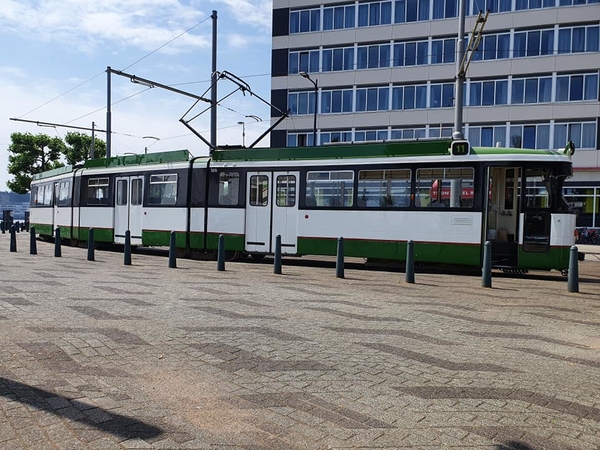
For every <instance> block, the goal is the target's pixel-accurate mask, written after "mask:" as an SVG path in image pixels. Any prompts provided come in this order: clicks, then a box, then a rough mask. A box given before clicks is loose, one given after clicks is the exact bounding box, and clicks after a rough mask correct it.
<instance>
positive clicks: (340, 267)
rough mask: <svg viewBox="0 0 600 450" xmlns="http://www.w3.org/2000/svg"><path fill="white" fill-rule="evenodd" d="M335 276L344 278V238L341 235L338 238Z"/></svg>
mask: <svg viewBox="0 0 600 450" xmlns="http://www.w3.org/2000/svg"><path fill="white" fill-rule="evenodd" d="M335 276H336V278H344V238H343V237H339V238H338V240H337V258H336V261H335Z"/></svg>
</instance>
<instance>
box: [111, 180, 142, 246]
mask: <svg viewBox="0 0 600 450" xmlns="http://www.w3.org/2000/svg"><path fill="white" fill-rule="evenodd" d="M115 183H116V189H115V243H117V244H124V243H125V232H126V231H127V230H129V231H130V233H131V244H132V245H140V244H141V243H142V217H143V193H144V178H143V177H117V178H116V179H115Z"/></svg>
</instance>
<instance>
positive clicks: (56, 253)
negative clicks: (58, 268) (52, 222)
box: [54, 227, 62, 258]
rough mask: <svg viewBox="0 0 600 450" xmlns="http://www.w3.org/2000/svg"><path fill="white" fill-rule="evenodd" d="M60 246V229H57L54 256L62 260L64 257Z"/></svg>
mask: <svg viewBox="0 0 600 450" xmlns="http://www.w3.org/2000/svg"><path fill="white" fill-rule="evenodd" d="M60 244H61V241H60V228H59V227H56V230H54V256H55V257H56V258H60V257H61V256H62V252H61V249H60Z"/></svg>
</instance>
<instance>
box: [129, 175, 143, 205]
mask: <svg viewBox="0 0 600 450" xmlns="http://www.w3.org/2000/svg"><path fill="white" fill-rule="evenodd" d="M142 185H143V183H142V179H141V178H134V179H133V180H131V204H132V205H141V204H142Z"/></svg>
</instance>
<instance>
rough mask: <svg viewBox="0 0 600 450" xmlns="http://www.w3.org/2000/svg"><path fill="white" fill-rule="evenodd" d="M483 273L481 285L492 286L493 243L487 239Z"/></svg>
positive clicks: (484, 248)
mask: <svg viewBox="0 0 600 450" xmlns="http://www.w3.org/2000/svg"><path fill="white" fill-rule="evenodd" d="M481 272H482V274H481V286H482V287H487V288H491V287H492V243H491V242H490V241H486V242H485V245H484V246H483V268H482V271H481Z"/></svg>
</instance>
